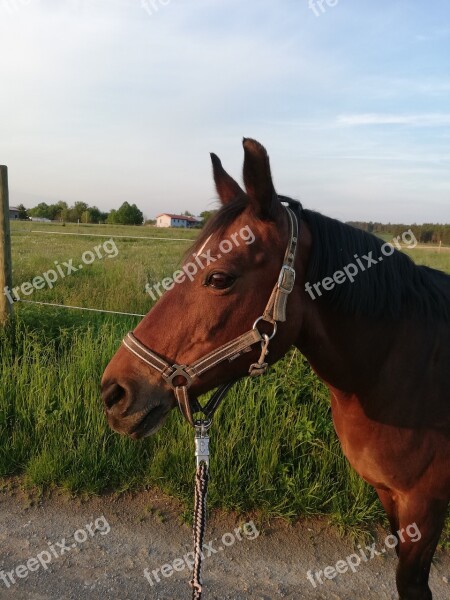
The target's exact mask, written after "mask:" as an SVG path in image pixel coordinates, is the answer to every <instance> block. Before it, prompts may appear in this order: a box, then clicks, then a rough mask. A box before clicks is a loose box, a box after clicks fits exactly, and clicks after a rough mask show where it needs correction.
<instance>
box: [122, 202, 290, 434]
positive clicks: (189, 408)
mask: <svg viewBox="0 0 450 600" xmlns="http://www.w3.org/2000/svg"><path fill="white" fill-rule="evenodd" d="M279 199H280V200H281V201H282V202H287V203H288V204H289V207H288V206H285V207H284V208H285V209H286V211H287V215H288V221H289V240H288V244H287V248H286V252H285V255H284V259H283V264H282V267H281V270H280V274H279V276H278V281H277V283H276V284H275V287H274V288H273V291H272V293H271V295H270V298H269V301H268V303H267V305H266V308H265V310H264V313H263V314H262V316H260V317H259V318H258V319H256V321H255V323H254V324H253V327H252V329H251V330H250V331H247V332H246V333H244V334H242V335H240V336H239V337H237V338H235V339H234V340H231V341H230V342H227V343H226V344H223V345H222V346H219V348H217V349H216V350H213V351H212V352H209V353H208V354H205V355H204V356H202V357H201V358H199V359H198V360H196V361H195V362H193V363H192V364H190V365H179V364H173V365H171V364H170V363H168V362H167V361H166V360H164V359H163V358H161V356H159V355H158V354H156V353H155V352H153V351H152V350H150V349H149V348H147V346H145V345H144V344H143V343H142V342H140V341H139V340H138V339H137V338H136V337H135V336H134V334H133V333H132V332H129V333H128V334H127V335H126V336H125V338H124V340H123V345H124V347H125V348H126V349H127V350H128V351H129V352H131V353H132V354H134V355H135V356H137V357H138V358H139V359H140V360H141V361H143V362H144V363H145V364H146V365H148V366H150V367H152V368H153V369H154V370H155V371H157V372H158V373H159V374H160V375H161V377H162V378H163V379H164V381H165V382H166V383H167V384H168V385H169V386H170V387H171V388H172V389H173V391H174V394H175V397H176V400H177V403H178V406H179V407H180V410H181V413H182V414H183V416H184V417H185V419H186V420H187V421H188V423H189V424H190V425H192V426H195V422H194V419H193V416H192V415H193V413H196V412H203V414H204V415H205V416H206V418H207V419H209V420H210V419H211V418H212V416H213V414H214V413H215V411H216V410H217V408H218V407H219V404H220V402H221V400H222V399H223V398H224V397H225V395H226V393H227V392H228V390H229V389H230V387H231V386H232V385H234V383H235V382H236V380H234V381H231V382H229V383H226V384H224V385H221V386H220V387H219V388H218V389H217V390H216V392H215V393H214V394H213V395H212V396H211V398H210V400H209V401H208V402H207V404H206V405H205V406H204V407H202V406H201V405H200V403H199V402H198V401H197V400H196V399H195V400H194V401H190V400H189V395H188V389H189V388H190V386H191V385H192V382H193V381H194V379H196V378H197V377H199V376H200V375H202V373H205V371H209V370H210V369H212V368H213V367H215V366H216V365H218V364H220V363H222V362H225V361H227V360H228V361H229V362H231V361H233V360H235V359H236V358H238V357H239V356H241V355H242V354H244V353H246V352H249V351H250V350H251V349H252V346H253V345H254V344H257V343H258V342H259V343H261V356H260V358H259V360H258V362H256V363H252V364H251V365H250V367H249V374H250V375H252V376H258V375H263V374H264V373H265V372H266V370H267V367H268V363H266V362H265V357H266V355H267V353H268V346H269V342H270V340H271V339H272V338H273V337H274V336H275V334H276V332H277V323H278V322H284V321H286V304H287V299H288V297H289V294H290V293H291V292H292V290H293V289H294V283H295V269H294V263H295V256H296V250H297V243H298V229H299V220H300V214H301V210H302V206H301V204H300V203H299V202H296V201H294V200H291V199H290V198H289V199H288V198H285V197H283V196H279ZM291 207H293V208H295V209H297V210H298V213H299V216H298V217H297V216H296V214H295V212H294V211H293V210H292V209H291ZM261 321H265V322H267V323H270V324H271V325H272V327H273V330H272V333H271V335H270V336H269V335H267V334H265V333H261V332H260V331H259V329H258V323H260V322H261ZM180 380H184V381H182V382H181V383H180Z"/></svg>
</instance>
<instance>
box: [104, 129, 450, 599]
mask: <svg viewBox="0 0 450 600" xmlns="http://www.w3.org/2000/svg"><path fill="white" fill-rule="evenodd" d="M244 150H245V161H244V182H245V185H246V191H245V192H244V191H243V190H242V189H241V188H240V186H239V185H238V184H237V183H236V182H235V181H234V180H233V179H232V178H231V177H230V176H229V175H228V174H227V173H226V172H225V171H224V170H223V168H222V166H221V164H220V161H218V159H217V157H214V156H213V170H214V178H215V182H216V188H217V191H218V193H219V196H220V198H221V200H222V203H223V205H224V206H223V208H222V209H221V210H220V211H219V213H218V214H217V215H216V217H214V218H213V220H212V221H211V222H210V224H209V225H208V226H207V227H206V229H205V230H204V231H203V232H202V234H201V236H200V239H199V240H198V242H197V243H196V245H195V246H194V248H193V249H192V250H191V252H192V253H193V254H192V255H193V256H195V253H196V252H199V251H201V250H203V248H204V247H205V245H207V246H208V247H209V248H210V249H211V255H213V256H215V257H216V260H215V261H214V264H212V265H211V266H210V267H209V268H207V269H206V270H205V272H204V273H200V274H199V275H198V276H197V277H196V278H194V280H193V281H184V282H183V283H181V284H180V285H179V286H178V287H177V288H174V289H171V290H170V291H168V292H167V293H166V294H165V295H164V296H163V297H162V298H161V300H160V301H159V302H158V303H157V304H156V306H155V307H154V309H152V311H151V312H150V313H149V315H147V316H146V317H145V318H144V320H143V321H142V322H141V323H140V324H139V325H138V327H137V328H136V330H135V332H134V333H135V336H136V337H137V339H138V340H140V341H141V342H142V343H144V344H146V346H147V347H148V348H154V349H155V351H157V353H158V354H159V355H160V356H161V357H163V358H164V359H165V360H166V361H173V363H175V361H176V362H177V364H178V365H183V364H184V365H185V364H191V363H192V362H193V361H195V360H197V359H198V358H199V357H200V356H202V355H204V354H205V353H206V352H210V351H211V350H214V349H215V348H218V347H219V346H220V345H221V344H224V343H226V342H228V341H230V340H231V339H233V337H236V336H237V335H239V334H242V333H243V332H244V331H247V330H248V328H251V326H252V323H253V322H254V320H255V319H256V318H257V317H258V316H259V315H260V314H262V311H263V310H264V306H265V304H266V302H267V299H268V297H269V295H270V293H271V289H272V287H273V284H274V281H276V279H277V277H278V273H279V269H280V260H281V259H280V257H282V255H283V249H284V248H285V245H286V239H287V236H288V228H287V222H286V213H285V210H284V208H283V207H282V205H281V203H280V201H279V199H278V196H277V195H276V193H275V190H274V187H273V183H272V179H271V174H270V167H269V161H268V157H267V154H266V152H265V150H264V148H263V147H262V146H261V145H259V144H258V143H257V142H255V141H253V140H244ZM249 226H250V227H251V228H252V231H253V232H254V234H255V243H254V244H252V246H251V247H250V246H249V247H242V246H241V247H239V248H236V249H235V250H234V251H233V253H232V254H230V255H229V256H227V257H224V256H220V252H219V250H218V245H219V241H220V240H221V239H225V238H226V237H227V236H228V237H229V236H230V235H232V233H233V231H234V232H235V231H237V230H238V229H239V228H242V227H249ZM381 246H382V242H381V241H380V240H378V239H377V238H375V237H374V236H371V235H369V234H365V233H363V232H360V231H358V230H354V229H353V228H350V227H348V226H345V225H343V224H340V223H338V222H335V221H333V220H332V219H328V218H327V217H323V216H320V215H318V214H317V213H313V212H312V211H306V210H304V211H303V212H302V215H301V223H300V235H299V248H298V252H297V259H296V263H295V271H296V275H297V278H296V284H295V288H294V289H293V291H292V294H291V299H290V300H289V303H288V306H287V320H286V323H280V324H279V327H278V331H277V334H276V336H275V337H274V339H273V341H271V342H270V354H269V358H270V362H271V363H273V362H275V361H276V360H278V359H279V358H281V357H282V356H283V355H284V354H285V353H286V352H287V350H288V349H289V347H290V346H292V345H295V346H297V347H298V348H299V350H300V351H301V352H302V353H303V354H304V355H305V356H306V358H307V359H308V360H309V362H310V364H311V366H312V367H313V369H314V370H315V371H316V373H317V374H318V376H319V377H320V378H321V379H322V380H323V381H324V382H325V383H326V384H327V386H328V388H329V389H330V395H331V406H332V414H333V421H334V426H335V429H336V432H337V435H338V437H339V439H340V442H341V445H342V449H343V452H344V454H345V455H346V457H347V458H348V460H349V462H350V463H351V465H352V466H353V467H354V469H355V470H356V471H357V472H358V473H359V474H360V475H361V477H363V478H364V479H365V480H366V481H368V482H369V483H370V484H371V485H372V486H373V487H374V488H375V489H376V491H377V493H378V496H379V498H380V500H381V502H382V504H383V506H384V508H385V510H386V513H387V515H388V518H389V522H390V526H391V530H392V533H393V535H395V536H396V537H397V539H398V545H397V547H396V550H397V553H398V555H399V564H398V569H397V588H398V591H399V595H400V598H401V600H430V599H431V598H432V595H431V591H430V589H429V586H428V576H429V570H430V566H431V560H432V556H433V553H434V551H435V548H436V545H437V543H438V540H439V536H440V533H441V530H442V527H443V523H444V520H445V516H446V510H447V505H448V500H449V497H450V402H449V400H450V398H449V396H450V370H449V366H450V343H449V342H450V277H448V276H445V275H444V274H441V273H439V272H437V271H433V270H431V269H426V268H424V267H416V266H415V265H414V264H413V263H412V261H411V260H410V259H409V258H408V257H406V256H405V255H403V254H401V253H398V252H395V253H394V254H393V255H392V256H389V257H386V258H385V259H382V260H380V259H378V261H375V260H372V261H371V262H372V264H373V265H374V266H373V267H372V268H371V269H370V270H369V269H362V272H361V273H359V274H358V276H357V277H355V279H354V281H347V282H346V283H345V284H342V285H340V286H336V288H335V290H334V291H333V292H330V293H325V291H324V290H322V292H323V293H321V294H320V295H318V296H317V297H312V295H311V294H310V293H308V292H307V289H308V288H307V283H308V282H311V283H314V282H316V281H319V280H320V281H322V280H323V278H324V276H325V275H326V276H328V277H330V276H332V275H333V271H335V270H336V269H340V268H342V267H344V266H345V264H347V263H348V262H349V260H354V258H353V257H357V256H366V255H367V256H368V257H369V256H373V255H375V256H376V255H377V253H378V255H379V251H380V248H381ZM365 253H366V254H365ZM217 282H218V283H219V284H220V285H216V284H217ZM175 312H176V313H177V315H178V316H176V315H175ZM180 315H182V316H184V315H188V316H189V322H188V324H187V322H186V319H183V318H180ZM249 350H250V349H249ZM258 355H259V352H258V349H257V348H256V349H254V350H251V351H249V352H247V353H244V354H243V355H242V356H239V357H238V358H237V359H236V360H233V361H232V362H231V361H230V362H229V363H228V362H226V363H222V364H220V365H218V366H217V367H215V368H213V369H211V371H210V372H208V373H205V374H202V375H201V377H198V378H196V379H195V380H194V381H193V383H192V387H191V388H190V393H192V394H193V395H194V396H195V397H197V396H198V395H199V394H202V393H204V392H205V391H208V390H210V389H212V388H213V387H215V386H216V385H218V384H221V383H226V382H228V381H230V380H232V379H236V378H237V377H242V376H245V375H246V374H247V373H248V366H249V364H250V363H252V362H254V361H255V359H256V358H257V356H258ZM102 387H103V399H104V402H105V406H106V412H107V416H108V420H109V422H110V424H111V426H112V427H113V428H114V429H116V430H117V431H119V432H121V433H126V434H128V435H131V436H132V437H136V438H137V437H142V436H144V435H148V434H150V433H153V432H154V431H156V430H157V429H158V428H159V426H160V425H161V424H162V422H163V420H164V417H165V416H166V415H167V413H168V412H169V411H170V409H171V408H173V407H174V406H176V402H175V401H174V398H173V395H172V393H171V390H170V389H169V388H168V387H167V385H165V384H164V382H162V381H161V378H160V377H158V375H157V374H156V373H155V372H154V370H152V369H151V368H149V367H148V366H147V365H145V364H143V363H142V362H140V361H139V359H137V358H136V357H135V356H132V355H131V354H130V353H129V352H127V350H126V349H124V348H123V347H121V348H120V349H119V350H118V352H117V353H116V355H115V356H114V357H113V359H112V360H111V362H110V364H109V365H108V367H107V369H106V371H105V374H104V377H103V384H102ZM413 524H414V525H415V526H416V527H417V528H418V530H419V531H420V538H419V539H415V540H412V539H410V538H408V537H405V536H403V535H402V532H403V531H404V530H405V529H406V528H407V527H408V526H410V525H413Z"/></svg>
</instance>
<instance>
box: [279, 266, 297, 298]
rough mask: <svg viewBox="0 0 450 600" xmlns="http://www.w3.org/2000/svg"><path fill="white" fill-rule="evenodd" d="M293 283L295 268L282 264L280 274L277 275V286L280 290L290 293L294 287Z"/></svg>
mask: <svg viewBox="0 0 450 600" xmlns="http://www.w3.org/2000/svg"><path fill="white" fill-rule="evenodd" d="M294 284H295V269H293V268H292V267H290V266H289V265H283V266H282V267H281V271H280V275H279V277H278V284H277V287H278V289H279V290H280V291H281V292H284V293H285V294H290V293H291V292H292V290H293V289H294Z"/></svg>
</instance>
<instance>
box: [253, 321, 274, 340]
mask: <svg viewBox="0 0 450 600" xmlns="http://www.w3.org/2000/svg"><path fill="white" fill-rule="evenodd" d="M260 321H265V322H266V323H270V324H271V325H273V331H272V335H269V340H272V339H273V338H274V337H275V334H276V332H277V323H276V321H274V322H273V323H272V322H271V321H268V320H267V319H265V318H264V317H258V318H257V319H256V321H255V322H254V323H253V329H256V330H257V331H258V329H257V327H256V326H257V325H258V323H259V322H260Z"/></svg>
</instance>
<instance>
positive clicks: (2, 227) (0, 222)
mask: <svg viewBox="0 0 450 600" xmlns="http://www.w3.org/2000/svg"><path fill="white" fill-rule="evenodd" d="M5 287H9V289H11V287H12V258H11V233H10V228H9V192H8V168H7V167H5V166H2V165H0V326H1V325H4V324H5V323H6V321H7V320H8V318H9V317H10V316H11V315H12V305H11V303H10V302H9V300H8V298H7V297H6V295H5V294H4V290H5Z"/></svg>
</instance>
